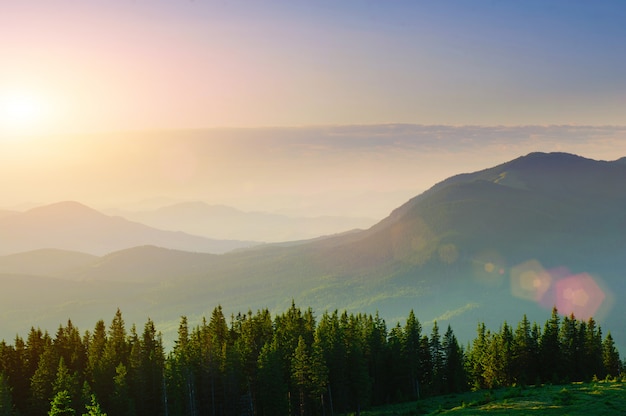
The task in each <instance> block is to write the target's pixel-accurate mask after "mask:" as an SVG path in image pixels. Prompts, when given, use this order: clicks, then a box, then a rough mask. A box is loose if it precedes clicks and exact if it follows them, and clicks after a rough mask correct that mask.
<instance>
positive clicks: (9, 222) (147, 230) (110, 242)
mask: <svg viewBox="0 0 626 416" xmlns="http://www.w3.org/2000/svg"><path fill="white" fill-rule="evenodd" d="M0 235H2V236H3V238H2V239H1V240H0V255H2V254H12V253H19V252H24V251H30V250H37V249H42V248H57V249H62V250H71V251H80V252H85V253H89V254H94V255H104V254H107V253H110V252H113V251H117V250H122V249H125V248H130V247H135V246H140V245H155V246H160V247H166V248H172V249H178V250H187V251H196V252H208V253H224V252H226V251H230V250H233V249H236V248H241V247H248V246H251V245H253V244H254V243H251V242H246V241H228V240H212V239H208V238H204V237H198V236H194V235H190V234H185V233H182V232H173V231H162V230H158V229H155V228H151V227H148V226H146V225H143V224H139V223H136V222H131V221H128V220H125V219H123V218H121V217H111V216H107V215H104V214H102V213H100V212H98V211H96V210H94V209H91V208H89V207H86V206H84V205H82V204H79V203H77V202H60V203H56V204H52V205H46V206H43V207H38V208H34V209H31V210H29V211H26V212H24V213H20V214H16V215H12V216H8V217H5V218H0Z"/></svg>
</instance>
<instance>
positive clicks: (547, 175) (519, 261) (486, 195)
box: [3, 153, 626, 345]
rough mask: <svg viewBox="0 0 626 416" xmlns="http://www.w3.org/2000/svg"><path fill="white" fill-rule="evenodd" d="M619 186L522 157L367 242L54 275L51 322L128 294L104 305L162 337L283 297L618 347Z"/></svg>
mask: <svg viewBox="0 0 626 416" xmlns="http://www.w3.org/2000/svg"><path fill="white" fill-rule="evenodd" d="M625 183H626V164H625V163H624V162H623V160H619V161H615V162H602V161H594V160H589V159H585V158H581V157H578V156H574V155H569V154H561V153H553V154H543V153H533V154H529V155H527V156H524V157H521V158H518V159H515V160H513V161H511V162H508V163H505V164H502V165H499V166H496V167H494V168H490V169H486V170H483V171H480V172H475V173H471V174H463V175H458V176H455V177H452V178H449V179H447V180H445V181H443V182H441V183H438V184H436V185H435V186H433V187H432V188H431V189H430V190H428V191H426V192H425V193H423V194H421V195H419V196H417V197H415V198H413V199H412V200H410V201H408V202H407V203H406V204H404V205H403V206H401V207H399V208H397V209H396V210H395V211H394V212H393V213H392V214H391V215H390V216H389V217H388V218H385V219H384V220H383V221H381V222H380V223H378V224H376V225H375V226H373V227H372V228H370V229H368V230H366V231H360V232H353V233H349V234H345V235H339V236H336V237H332V238H326V239H321V240H315V241H311V242H306V243H301V244H297V245H268V246H260V247H257V248H253V249H249V250H245V251H241V252H232V253H227V254H223V255H219V256H215V255H206V254H195V255H191V254H190V253H181V252H177V251H173V250H165V249H157V248H155V247H144V248H141V249H134V251H133V250H125V251H122V252H119V253H113V254H112V255H109V256H105V257H101V258H98V259H97V261H94V262H93V263H90V264H89V265H87V266H83V267H82V268H80V270H78V269H74V271H73V272H72V273H68V274H67V276H66V277H69V278H73V279H75V280H77V281H78V283H76V285H78V287H79V288H80V290H81V291H80V293H81V296H83V298H82V299H81V301H82V303H81V304H80V305H79V304H78V303H76V304H72V303H71V302H67V301H66V303H64V306H63V308H59V309H60V310H61V312H62V314H63V316H62V317H58V322H62V321H63V320H64V319H67V317H68V316H71V317H73V316H95V315H97V314H101V315H102V316H100V318H106V317H107V316H112V314H113V312H114V310H108V311H107V310H106V307H110V305H111V304H113V303H114V301H112V300H111V299H109V298H106V296H107V295H106V294H107V293H110V292H114V291H115V290H117V289H115V290H114V289H112V288H113V287H115V288H119V287H124V282H127V283H125V284H126V285H127V286H128V288H127V289H126V290H125V291H124V293H125V294H132V297H130V298H125V297H124V296H122V297H121V298H120V299H116V300H115V301H117V304H116V305H117V306H120V307H121V309H122V311H124V312H125V314H126V315H127V316H129V320H131V321H138V322H141V321H142V320H145V317H146V316H150V317H152V318H153V319H155V320H156V321H157V322H163V325H164V326H165V332H166V337H167V336H168V334H167V331H168V328H171V329H172V331H174V330H175V328H176V322H175V321H176V320H177V319H178V317H179V316H180V315H187V316H189V317H191V318H194V317H196V318H197V317H198V316H199V315H201V314H207V313H208V312H209V311H210V310H211V309H212V308H213V307H214V306H216V305H217V304H221V305H223V306H224V309H225V310H226V311H228V312H234V313H236V312H237V311H243V312H245V311H247V310H248V309H249V308H250V309H252V310H254V309H257V308H263V307H268V308H270V310H274V311H280V310H284V309H285V308H287V307H288V306H289V304H290V302H291V300H292V299H294V300H295V301H296V303H298V304H300V305H305V306H311V307H313V308H314V310H316V311H317V312H318V313H321V312H322V311H323V310H325V309H330V310H333V309H348V310H352V311H358V312H372V313H373V312H375V311H376V310H378V311H380V313H381V315H382V316H384V317H385V318H386V319H388V321H389V323H390V324H391V325H393V324H394V323H395V320H397V319H401V318H402V317H404V316H406V314H407V311H408V310H409V309H411V308H412V309H414V310H415V313H416V315H417V316H418V317H419V318H420V320H422V321H423V323H424V324H425V327H428V326H429V323H430V322H432V320H438V321H439V323H440V325H442V324H447V323H450V324H451V325H452V326H453V328H454V330H455V333H457V334H458V336H459V338H460V339H461V340H466V339H469V338H470V337H473V335H474V331H475V328H476V324H477V323H478V322H480V321H484V322H486V323H487V324H488V325H496V326H497V325H499V324H500V323H501V322H502V321H503V320H507V321H509V322H516V321H519V320H520V318H521V316H522V314H524V313H525V314H527V315H528V317H529V319H531V320H533V319H536V320H538V321H542V320H544V318H545V315H546V313H547V312H546V310H549V309H550V308H551V307H552V306H555V305H556V306H557V307H559V309H560V310H561V312H564V313H568V314H569V313H574V314H575V315H576V316H577V317H578V318H581V319H586V318H588V317H589V316H591V315H595V316H596V317H597V318H599V320H600V322H601V323H602V324H603V325H606V326H607V327H608V328H609V329H610V330H611V332H612V333H613V335H614V337H615V338H616V340H617V342H618V343H621V344H623V345H626V328H625V327H624V324H623V320H622V317H623V316H624V312H626V310H625V308H626V306H625V305H624V304H623V303H618V302H613V301H612V299H618V298H620V297H623V296H626V283H625V282H626V281H625V280H624V277H623V274H624V271H625V270H626V187H625V186H624V185H623V184H625ZM12 279H13V280H12V281H13V282H14V281H15V277H14V276H13V277H12ZM106 282H109V284H107V283H106ZM120 285H121V286H120ZM96 286H97V287H99V288H100V292H101V293H95V292H94V293H92V292H90V290H91V289H89V288H90V287H96ZM103 287H105V288H108V289H107V290H108V291H107V290H103V289H102V288H103ZM73 290H74V291H77V290H79V289H77V288H74V289H73ZM124 299H127V300H126V301H124ZM131 299H132V301H131ZM49 302H50V306H51V307H52V306H53V305H57V303H55V301H54V297H53V296H52V297H51V299H50V301H49ZM85 305H90V306H85ZM59 309H57V310H59ZM80 311H82V313H83V315H81V312H80ZM86 311H88V312H89V313H88V314H87V313H86ZM9 312H10V311H9ZM9 312H5V315H6V314H7V313H9ZM9 314H10V313H9ZM54 318H57V316H50V319H54ZM94 322H95V320H94V321H93V322H91V321H89V322H87V324H88V325H92V324H93V323H94ZM32 324H34V322H30V323H28V325H27V326H26V327H20V328H16V329H15V330H20V331H25V330H26V328H28V327H30V325H32ZM57 324H58V323H57ZM22 326H24V325H22ZM15 330H13V331H15ZM3 335H4V334H3ZM171 336H173V334H172V335H171Z"/></svg>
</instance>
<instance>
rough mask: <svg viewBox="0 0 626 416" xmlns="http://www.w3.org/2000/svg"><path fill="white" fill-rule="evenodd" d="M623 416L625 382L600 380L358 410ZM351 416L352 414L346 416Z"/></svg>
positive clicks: (380, 415) (389, 414)
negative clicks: (619, 415)
mask: <svg viewBox="0 0 626 416" xmlns="http://www.w3.org/2000/svg"><path fill="white" fill-rule="evenodd" d="M483 414H484V415H487V414H488V415H512V416H515V415H535V414H536V415H559V416H563V415H571V416H574V415H580V416H583V415H584V416H589V415H617V414H626V383H623V382H614V381H600V382H592V383H573V384H566V385H543V386H537V387H534V386H531V387H525V388H521V387H512V388H506V389H497V390H480V391H475V392H467V393H461V394H451V395H446V396H439V397H433V398H428V399H424V400H420V401H417V402H409V403H401V404H396V405H390V406H384V407H379V408H374V409H370V410H367V411H362V412H361V416H412V415H483ZM352 415H354V414H353V413H351V414H350V416H352Z"/></svg>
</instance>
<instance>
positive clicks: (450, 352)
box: [442, 325, 467, 393]
mask: <svg viewBox="0 0 626 416" xmlns="http://www.w3.org/2000/svg"><path fill="white" fill-rule="evenodd" d="M442 348H443V352H444V357H445V358H444V362H445V366H444V372H443V387H444V391H445V392H446V393H458V392H461V391H465V390H466V389H467V376H466V374H465V365H464V358H463V351H462V349H461V347H460V346H459V343H458V341H457V339H456V336H454V332H453V331H452V328H451V327H450V325H448V329H447V330H446V333H445V334H444V336H443V341H442Z"/></svg>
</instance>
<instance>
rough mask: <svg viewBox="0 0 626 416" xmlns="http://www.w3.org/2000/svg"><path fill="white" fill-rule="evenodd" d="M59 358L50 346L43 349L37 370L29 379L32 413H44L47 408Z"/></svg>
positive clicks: (52, 393) (51, 394) (51, 395)
mask: <svg viewBox="0 0 626 416" xmlns="http://www.w3.org/2000/svg"><path fill="white" fill-rule="evenodd" d="M58 364H59V358H58V357H57V355H56V353H55V351H54V349H53V348H52V346H48V347H46V348H45V349H44V351H43V354H42V355H41V357H40V359H39V362H38V364H37V370H36V371H35V374H33V377H32V378H31V381H30V392H31V397H30V406H29V407H30V410H31V411H32V412H33V413H34V414H44V413H45V412H46V410H47V409H48V408H49V405H50V399H51V398H52V397H53V395H54V392H53V388H52V385H53V383H54V380H55V379H56V373H57V368H58Z"/></svg>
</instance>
